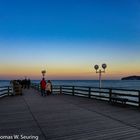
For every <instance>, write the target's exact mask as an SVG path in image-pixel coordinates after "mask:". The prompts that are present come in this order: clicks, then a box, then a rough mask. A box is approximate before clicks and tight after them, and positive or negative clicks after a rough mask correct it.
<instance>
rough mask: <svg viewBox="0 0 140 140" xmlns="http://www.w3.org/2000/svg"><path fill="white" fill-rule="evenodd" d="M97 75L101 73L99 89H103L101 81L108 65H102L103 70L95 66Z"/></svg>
mask: <svg viewBox="0 0 140 140" xmlns="http://www.w3.org/2000/svg"><path fill="white" fill-rule="evenodd" d="M94 68H95V70H96V73H99V88H101V80H102V73H105V69H106V68H107V65H106V64H102V68H103V70H101V69H99V66H98V65H95V66H94Z"/></svg>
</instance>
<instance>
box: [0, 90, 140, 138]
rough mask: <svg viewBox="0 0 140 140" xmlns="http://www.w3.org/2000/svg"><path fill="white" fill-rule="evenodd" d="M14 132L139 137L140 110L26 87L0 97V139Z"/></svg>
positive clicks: (20, 134)
mask: <svg viewBox="0 0 140 140" xmlns="http://www.w3.org/2000/svg"><path fill="white" fill-rule="evenodd" d="M14 135H17V136H18V135H19V139H25V137H23V136H27V137H26V139H35V138H36V140H37V137H38V139H39V140H118V139H119V140H120V139H122V140H139V139H140V111H139V110H138V109H137V108H132V107H121V106H112V105H110V104H108V103H107V102H103V101H98V100H94V99H88V98H82V97H76V96H69V95H51V96H47V97H42V96H40V95H39V92H37V91H36V90H34V89H30V90H27V89H26V90H24V94H23V96H20V95H19V96H12V97H4V98H2V99H0V139H2V137H3V138H4V136H11V137H13V136H14ZM21 136H22V137H21ZM35 136H37V137H35ZM29 137H30V138H29Z"/></svg>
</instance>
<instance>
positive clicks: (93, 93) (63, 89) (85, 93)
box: [32, 84, 140, 107]
mask: <svg viewBox="0 0 140 140" xmlns="http://www.w3.org/2000/svg"><path fill="white" fill-rule="evenodd" d="M32 86H33V87H34V88H35V89H37V90H38V91H40V85H39V84H32ZM52 92H53V94H66V95H72V96H80V97H86V98H93V99H98V100H104V101H108V102H110V101H111V99H112V97H117V98H121V99H127V101H126V105H131V106H137V107H140V90H128V89H118V88H99V87H87V86H69V85H53V87H52Z"/></svg>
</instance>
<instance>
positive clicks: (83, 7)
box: [0, 0, 140, 79]
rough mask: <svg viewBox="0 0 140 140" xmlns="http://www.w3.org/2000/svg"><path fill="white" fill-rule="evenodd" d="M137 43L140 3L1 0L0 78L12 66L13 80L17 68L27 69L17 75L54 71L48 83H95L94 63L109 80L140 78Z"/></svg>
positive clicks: (124, 1) (138, 39)
mask: <svg viewBox="0 0 140 140" xmlns="http://www.w3.org/2000/svg"><path fill="white" fill-rule="evenodd" d="M139 45H140V1H139V0H133V1H132V0H122V1H121V0H114V1H112V0H106V1H104V0H59V1H58V0H40V1H39V0H5V1H4V0H3V1H0V50H1V51H0V65H1V67H3V69H2V70H1V72H0V78H8V77H7V75H8V76H9V75H10V73H8V72H7V73H4V71H5V69H6V68H9V67H13V72H11V77H12V76H16V75H15V74H13V73H14V67H15V71H16V68H18V67H22V68H23V67H24V71H25V73H24V72H23V71H21V73H20V74H19V75H26V74H27V73H28V70H29V71H30V73H31V70H32V72H33V71H35V70H34V69H33V68H36V67H37V70H39V69H42V67H45V68H46V67H47V68H46V69H49V67H50V77H49V78H50V79H51V78H52V79H55V78H56V79H63V78H64V79H69V78H71V77H72V78H73V79H75V78H79V79H94V78H95V79H96V78H97V76H96V75H92V74H91V73H93V71H94V70H93V69H92V68H93V65H94V64H96V63H99V64H101V63H104V62H106V63H107V64H108V68H109V70H108V76H106V77H105V78H107V79H113V78H114V79H115V78H120V77H122V76H127V75H129V74H136V75H139V74H140V66H139V62H138V61H139V59H140V56H139V52H140V46H139ZM11 62H12V63H11ZM68 64H69V65H68ZM29 65H32V67H27V66H29ZM8 66H9V67H8ZM123 66H124V67H123ZM76 67H77V68H76ZM85 67H86V68H87V69H86V68H85ZM91 67H92V68H91ZM125 68H127V70H126V71H125ZM132 68H133V69H132ZM25 69H26V70H25ZM54 69H55V70H56V72H55V71H54ZM81 69H83V71H81V72H80V70H81ZM128 69H129V71H128ZM51 71H54V72H52V73H51ZM57 71H65V72H66V75H63V74H62V73H60V72H58V73H57ZM88 72H89V73H90V74H89V73H88ZM121 72H122V73H121ZM30 73H28V75H29V76H30ZM33 73H34V72H33ZM86 73H88V74H87V75H86ZM19 75H17V77H18V76H19ZM48 75H49V74H48ZM69 75H70V76H69ZM80 75H84V76H81V77H80ZM76 76H77V77H76ZM32 78H39V74H38V75H37V71H36V72H35V74H34V75H32Z"/></svg>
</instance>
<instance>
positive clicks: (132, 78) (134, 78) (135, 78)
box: [121, 76, 140, 80]
mask: <svg viewBox="0 0 140 140" xmlns="http://www.w3.org/2000/svg"><path fill="white" fill-rule="evenodd" d="M121 80H140V76H128V77H123V78H122V79H121Z"/></svg>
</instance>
